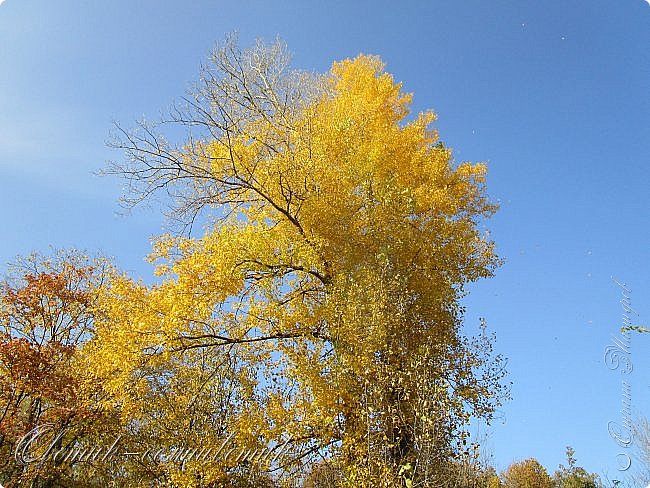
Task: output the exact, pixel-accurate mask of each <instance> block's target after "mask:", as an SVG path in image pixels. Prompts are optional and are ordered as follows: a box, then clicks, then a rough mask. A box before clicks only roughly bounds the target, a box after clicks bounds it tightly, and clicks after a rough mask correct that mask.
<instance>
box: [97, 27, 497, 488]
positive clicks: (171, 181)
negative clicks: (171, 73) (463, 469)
mask: <svg viewBox="0 0 650 488" xmlns="http://www.w3.org/2000/svg"><path fill="white" fill-rule="evenodd" d="M288 62H289V59H288V55H287V53H286V48H285V47H284V45H283V44H282V43H280V42H276V43H275V44H272V45H265V44H262V43H258V44H257V45H256V46H255V47H254V48H252V49H250V50H246V51H240V50H239V49H238V48H237V45H236V42H235V41H234V40H232V39H229V40H228V41H227V42H226V43H224V45H222V46H221V47H220V48H218V49H217V50H215V52H214V54H213V56H212V58H211V60H210V63H209V64H208V65H207V66H206V67H205V68H204V70H203V72H202V76H201V79H200V81H199V83H198V84H197V86H196V89H195V90H194V91H193V92H191V94H190V95H189V96H188V97H186V99H185V103H184V104H183V105H182V106H180V107H178V108H177V109H175V110H174V111H173V112H172V117H171V122H172V123H176V124H180V126H181V127H182V126H185V127H187V129H188V137H187V138H186V139H185V140H183V141H182V142H180V143H178V144H173V143H172V142H169V141H167V140H166V139H165V138H164V137H163V136H162V135H161V134H160V132H159V131H160V130H161V129H160V127H157V126H153V125H150V124H148V123H142V124H141V125H140V126H139V128H137V129H136V130H133V131H126V130H121V129H120V136H119V138H117V139H116V141H115V143H114V145H115V146H116V147H119V148H121V149H123V150H125V151H126V154H127V161H126V162H125V163H121V164H115V165H113V166H112V167H111V168H110V170H109V172H113V173H118V174H120V175H122V176H125V177H126V178H127V180H128V181H129V183H130V188H131V190H132V192H131V193H130V194H128V195H127V203H137V202H139V201H141V200H142V199H143V198H146V197H148V196H149V195H151V194H152V193H154V192H155V191H157V190H163V191H164V192H166V193H167V194H168V195H170V196H171V199H170V203H171V204H172V207H171V210H172V216H173V217H174V218H175V219H177V221H178V222H181V223H185V224H192V223H194V222H196V221H197V219H199V218H200V216H203V217H205V218H203V217H201V218H203V221H204V222H205V223H206V224H205V232H204V233H203V235H200V236H198V237H190V236H183V235H182V234H176V235H163V236H160V237H159V238H157V239H156V240H155V243H154V251H153V253H152V255H151V260H152V261H153V262H155V263H156V265H157V268H156V270H157V274H158V275H159V276H160V281H159V282H158V283H157V284H154V285H152V286H146V285H144V284H142V283H139V282H136V281H134V280H133V279H131V278H129V277H128V276H116V277H115V278H114V280H113V281H112V283H111V284H110V286H108V287H107V288H106V291H105V293H104V296H103V298H102V300H100V305H99V310H100V311H101V312H99V313H98V318H97V319H96V333H97V340H96V341H94V343H93V344H92V346H91V347H89V348H88V349H87V352H88V354H89V357H91V358H92V360H93V361H94V363H95V364H96V365H97V371H96V374H97V375H98V376H99V377H101V378H104V381H103V385H104V388H105V389H106V391H107V392H108V393H109V394H110V395H112V397H111V401H110V402H107V406H106V408H113V407H111V405H115V404H119V405H120V409H121V412H123V414H124V416H125V419H127V418H129V416H134V415H135V416H139V417H138V418H141V419H144V418H145V417H146V415H147V411H148V409H152V408H153V409H156V408H159V409H158V410H157V411H158V412H159V415H163V416H166V415H168V412H165V407H161V406H160V405H158V407H156V405H157V404H156V402H154V401H143V399H150V398H151V391H152V380H153V378H155V377H156V374H153V375H152V374H149V373H150V372H152V371H153V372H155V371H163V370H164V371H166V375H165V378H166V380H165V385H163V386H164V387H165V388H162V390H165V389H166V388H167V390H165V394H164V395H166V396H168V397H169V388H172V389H173V386H172V385H173V384H174V381H176V378H180V377H182V376H183V371H184V367H185V366H186V365H187V366H188V367H189V368H195V369H193V371H194V373H193V374H194V376H193V378H194V379H193V380H191V381H187V382H186V383H184V386H183V388H182V389H181V390H182V391H184V392H185V393H184V394H185V395H186V398H182V399H181V398H180V397H179V394H180V392H177V393H178V394H174V395H172V397H173V398H174V401H173V403H174V404H176V405H177V406H178V407H179V408H180V405H181V404H183V401H185V402H186V403H187V404H188V405H192V407H188V408H187V409H186V410H185V411H183V410H182V409H180V410H179V412H180V414H177V416H176V417H174V419H175V421H178V422H182V419H183V415H188V418H190V415H189V414H195V413H196V412H197V409H196V408H195V406H196V405H195V404H194V403H193V401H194V398H195V395H196V394H198V393H199V392H201V394H203V393H202V392H204V391H205V388H206V385H208V384H212V386H213V387H218V388H221V387H226V386H227V388H228V391H229V392H230V394H229V397H228V402H229V403H228V405H229V410H228V414H227V415H224V417H223V418H222V422H221V424H220V429H221V432H218V433H216V432H215V433H214V436H215V440H216V438H217V437H219V436H220V435H222V434H228V435H230V434H232V436H233V437H232V438H233V440H234V442H236V445H237V446H238V448H241V449H250V450H255V449H260V448H263V447H264V446H267V447H268V446H269V445H277V444H278V443H280V442H288V445H289V446H290V448H291V449H290V453H291V455H288V456H285V457H284V458H282V459H283V460H282V461H281V462H278V463H277V465H273V466H266V467H265V469H274V468H277V469H276V471H275V472H276V473H277V472H280V473H282V474H283V476H284V479H293V480H299V479H301V477H302V476H303V474H304V473H305V472H306V471H309V469H310V466H312V465H315V463H314V459H316V458H315V456H316V455H320V456H325V457H326V458H327V459H329V461H328V466H331V468H330V469H332V470H334V472H336V473H338V474H337V475H336V476H335V478H336V479H337V481H336V483H337V484H339V485H342V486H377V487H379V486H399V484H405V485H406V486H416V485H417V486H423V485H425V484H426V486H443V485H444V484H445V483H446V481H445V480H449V479H451V478H452V477H451V476H450V474H449V471H450V470H451V469H453V466H454V465H455V464H454V460H455V459H457V458H458V457H459V456H461V455H462V452H463V449H464V447H463V446H464V443H465V439H466V433H465V426H466V425H467V422H468V420H469V419H470V417H471V416H476V417H481V418H484V419H486V420H488V421H489V419H490V418H491V414H492V413H493V411H494V409H495V408H496V407H497V406H498V405H499V402H500V401H501V399H502V398H503V393H504V391H503V388H502V385H501V379H502V377H503V374H504V372H503V367H502V366H503V365H502V361H501V358H500V356H494V355H493V354H492V348H491V346H492V340H491V339H492V338H491V336H489V335H487V334H486V333H483V334H481V335H480V336H479V337H476V338H466V337H464V336H463V335H462V334H461V330H460V328H461V324H462V314H463V309H462V307H461V306H460V304H459V299H460V298H461V297H462V296H463V294H464V287H465V285H466V284H467V283H469V282H472V281H475V280H478V279H480V278H484V277H489V276H491V275H492V273H493V271H494V269H495V267H496V266H497V265H498V263H499V261H498V258H497V257H496V255H495V253H494V246H493V243H492V242H490V241H489V240H487V239H486V238H485V237H484V236H482V235H481V233H480V232H479V230H478V224H479V222H481V220H482V219H484V218H486V217H489V216H490V215H491V214H492V213H493V212H494V211H495V210H496V207H495V206H494V205H493V204H491V203H490V202H489V201H488V199H487V196H486V193H485V188H484V185H485V176H486V167H485V165H483V164H470V163H462V164H456V163H454V161H453V158H452V153H451V150H450V149H448V148H447V147H446V146H445V145H444V144H442V143H441V142H440V141H439V139H438V135H437V133H436V131H435V130H434V129H433V128H432V126H431V124H432V123H433V121H434V120H435V115H434V114H433V113H432V112H424V113H421V114H418V115H416V116H412V115H411V114H410V104H411V100H412V97H411V95H410V94H407V93H404V91H403V90H402V86H401V84H400V83H396V82H395V81H394V79H393V78H392V76H391V75H390V74H388V73H386V72H385V71H384V65H383V63H382V62H381V61H380V60H379V58H377V57H374V56H365V55H360V56H358V57H357V58H355V59H348V60H344V61H342V62H337V63H334V64H333V65H332V68H331V70H330V71H329V72H328V73H326V74H324V75H322V76H316V75H312V74H306V73H302V72H298V71H292V70H289V67H288ZM206 216H207V217H206ZM186 228H187V227H186ZM484 332H485V331H484ZM193 355H194V357H193ZM198 355H201V357H205V358H209V359H205V360H208V361H212V362H214V364H229V365H230V367H229V368H228V371H225V370H224V368H221V369H219V370H218V371H217V370H215V374H213V375H212V376H210V379H209V380H207V379H205V378H204V380H205V381H203V382H202V381H198V378H199V377H200V376H201V374H202V369H201V368H202V367H203V364H204V363H203V362H202V361H204V359H201V360H200V361H199V360H197V356H198ZM170 365H174V366H173V367H172V368H170ZM199 366H200V367H199ZM197 368H198V369H197ZM148 372H149V373H148ZM194 380H196V381H194ZM155 391H156V392H160V391H161V388H160V387H158V389H157V390H155ZM154 396H155V395H154ZM199 396H200V395H199ZM109 403H110V405H109ZM208 404H209V402H206V403H205V404H204V405H203V408H208V406H209V405H208ZM199 410H200V409H199ZM142 422H144V420H142V421H141V422H140V425H141V424H142ZM192 428H193V426H192V425H187V426H186V430H185V433H186V435H187V436H189V437H192V435H195V434H197V432H198V430H192ZM197 435H198V434H197ZM196 441H198V437H196ZM206 469H207V468H206V465H205V464H203V465H201V464H200V463H195V464H194V465H193V464H192V463H189V464H188V463H186V464H185V465H184V466H183V470H181V471H182V472H181V471H179V473H180V474H178V475H174V476H180V477H184V478H183V479H184V480H185V481H182V483H187V486H210V484H209V483H211V482H216V481H214V480H217V479H219V476H228V475H229V473H233V472H235V471H236V470H237V469H238V467H237V465H228V464H227V463H221V464H220V465H219V466H217V467H215V468H214V470H213V471H211V472H210V473H208V472H207V471H206ZM192 470H194V471H192ZM188 473H190V474H188ZM191 473H194V475H192V474H191ZM190 478H192V479H193V480H194V481H190ZM279 478H280V476H279V475H274V479H279ZM197 479H199V480H202V481H198V482H197V481H196V480H197ZM210 480H212V481H210ZM192 483H194V484H192ZM197 483H198V484H197Z"/></svg>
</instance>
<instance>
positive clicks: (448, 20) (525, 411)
mask: <svg viewBox="0 0 650 488" xmlns="http://www.w3.org/2000/svg"><path fill="white" fill-rule="evenodd" d="M0 3H1V4H0V221H1V222H2V225H3V227H4V228H3V231H2V239H0V261H1V262H7V261H10V260H12V259H13V258H14V257H15V256H16V255H17V254H24V253H27V252H29V251H31V250H40V251H43V252H47V250H48V248H49V246H55V247H77V248H82V249H88V250H89V251H96V250H100V251H102V252H103V253H105V254H107V255H110V256H114V257H115V258H116V261H117V262H118V263H119V265H120V266H121V267H122V268H124V269H126V270H129V271H131V272H132V273H133V274H134V275H139V276H142V277H143V278H144V279H149V278H150V277H151V270H150V268H149V266H148V265H147V264H146V263H144V261H143V257H144V256H145V255H146V254H147V253H148V252H149V249H150V245H149V238H150V236H152V235H155V234H159V233H161V232H162V230H163V227H164V225H165V222H164V220H163V218H162V216H161V214H160V212H159V209H158V208H156V207H155V205H154V206H152V207H151V208H142V209H138V210H136V211H135V212H133V213H132V214H131V215H129V216H119V215H116V213H117V212H118V211H119V210H120V209H119V207H118V204H117V200H118V197H119V195H120V186H121V182H120V181H118V180H115V179H109V178H99V177H97V176H95V175H94V174H93V172H95V171H97V170H99V169H101V168H102V167H103V166H104V164H105V162H106V160H108V159H119V158H120V157H121V154H119V153H116V152H115V151H113V150H110V149H108V148H107V147H106V146H105V141H106V139H107V138H108V135H109V130H110V128H111V123H112V121H113V120H117V121H120V122H122V123H123V124H124V125H127V126H128V125H131V124H132V122H133V121H134V120H136V119H138V118H140V117H142V116H143V115H146V116H148V117H150V118H156V116H157V115H158V114H159V113H160V111H161V110H164V109H165V108H166V107H168V106H169V105H170V104H171V103H172V102H173V101H174V100H175V99H177V98H178V97H179V96H181V95H182V94H183V93H184V91H185V89H186V88H187V87H188V85H189V84H190V83H191V82H192V81H193V80H194V79H195V77H196V75H197V73H198V66H199V64H200V63H201V61H202V60H203V59H205V56H206V55H207V53H208V52H209V50H210V48H211V47H212V46H213V43H214V42H215V41H218V40H221V39H223V37H224V36H225V34H227V33H229V32H232V31H234V30H237V31H239V34H240V40H241V44H242V45H243V46H247V45H250V44H251V43H252V42H253V40H254V39H255V38H256V37H262V38H265V39H268V40H271V39H273V38H275V36H277V35H279V36H281V37H282V38H283V39H284V40H285V41H286V42H287V43H288V45H289V47H290V49H291V50H292V51H293V53H294V65H295V66H296V67H298V68H303V69H308V70H314V71H319V72H322V71H325V70H327V69H328V68H329V66H330V64H331V62H332V61H334V60H339V59H343V58H346V57H351V56H355V55H357V54H359V53H361V52H363V53H371V54H378V55H380V56H381V57H382V58H383V60H384V61H385V62H386V64H387V70H388V71H389V72H391V73H393V74H394V75H395V77H396V78H397V79H398V80H402V81H403V82H404V88H405V89H406V90H407V91H411V92H413V93H414V94H415V98H414V103H415V109H416V110H422V109H426V108H432V109H433V110H435V111H436V112H437V113H438V115H439V121H438V122H437V124H436V125H437V128H438V129H439V131H440V134H441V138H442V139H443V140H444V141H445V142H446V143H447V144H448V145H450V146H451V147H453V148H454V150H455V157H456V160H457V161H458V162H461V161H466V160H469V161H487V162H488V164H489V168H490V173H489V192H490V195H491V196H492V198H493V199H495V200H499V201H500V202H501V204H502V208H501V210H500V212H499V213H498V214H497V215H496V216H495V217H494V218H493V219H492V220H491V221H490V222H488V228H489V229H490V232H491V235H492V237H493V238H494V239H495V241H496V243H497V246H498V249H499V252H500V254H501V255H502V256H503V257H504V258H505V260H506V262H505V264H504V266H503V267H502V268H501V269H500V270H499V271H498V272H497V275H496V277H495V278H493V279H490V280H486V281H483V282H480V283H477V284H475V285H473V286H472V287H471V289H470V295H469V296H468V297H467V298H466V299H465V304H466V306H467V316H466V318H467V324H468V326H467V327H468V330H472V329H473V328H474V325H475V324H476V323H477V322H478V318H479V317H485V318H486V319H487V321H488V324H489V325H490V327H491V329H492V330H494V331H495V332H496V334H497V345H496V349H497V350H498V351H499V352H501V353H502V354H504V355H505V356H506V357H508V358H509V371H510V377H509V379H510V381H512V382H513V383H514V384H513V388H512V396H513V400H512V401H510V402H508V403H507V404H506V405H505V406H504V407H503V409H502V411H501V412H500V420H498V421H495V422H494V423H493V425H492V426H490V427H489V428H486V427H482V428H481V430H482V432H487V433H488V439H487V442H486V447H487V448H488V450H489V451H490V452H491V453H492V454H493V459H494V462H495V463H496V465H497V467H498V468H499V469H502V468H505V467H506V466H507V465H508V464H510V462H512V461H513V460H514V459H522V458H526V457H531V456H533V457H536V458H537V459H539V460H540V461H541V462H542V463H543V464H544V465H545V466H546V467H547V468H548V469H549V470H551V471H552V470H554V469H555V468H556V467H557V465H558V464H559V463H560V462H562V461H563V460H564V448H565V446H566V445H572V446H573V447H574V448H575V449H576V453H577V458H578V461H579V463H580V464H582V465H584V466H585V467H587V468H588V469H590V470H592V471H596V472H599V473H601V474H602V473H606V474H607V475H608V476H609V477H610V478H618V479H623V478H624V477H625V475H626V473H624V472H623V473H618V472H617V458H616V454H617V453H619V452H626V451H625V450H623V449H621V448H619V447H618V446H617V445H616V443H615V441H614V440H613V439H612V438H611V437H610V435H609V434H608V430H607V425H608V422H610V421H616V422H618V423H622V412H621V408H622V407H621V403H622V392H621V381H622V380H626V381H628V382H629V383H630V384H631V385H632V393H631V396H632V408H633V413H634V414H645V415H650V407H648V405H649V400H650V375H649V374H648V373H650V357H649V356H650V355H648V351H649V350H650V335H649V336H648V337H644V336H638V335H634V336H632V339H631V341H632V348H631V360H632V362H633V364H634V371H633V373H632V374H631V375H627V376H628V377H626V376H624V375H622V374H621V372H620V369H619V370H610V369H608V368H607V366H606V365H605V363H604V360H603V355H604V349H605V347H606V346H607V345H608V344H610V343H611V342H612V336H613V335H620V333H619V331H618V329H619V327H620V326H621V325H622V320H621V317H622V314H623V310H622V307H621V304H620V303H619V301H620V300H621V298H622V297H621V288H620V287H619V286H618V285H617V284H616V283H614V282H613V281H612V276H615V277H617V278H618V280H619V281H621V282H624V283H626V284H627V287H628V288H629V289H631V290H632V292H631V293H630V297H631V302H632V307H633V308H634V309H635V310H636V311H637V312H638V314H639V316H638V317H637V319H638V321H639V322H640V323H643V324H648V323H649V322H650V320H649V319H650V306H649V304H648V300H647V298H648V297H649V296H650V276H649V274H648V263H650V226H649V224H650V222H649V219H648V213H647V211H648V208H650V205H649V204H650V192H648V187H649V185H650V173H649V172H648V162H649V157H648V155H650V5H649V4H648V3H647V2H646V1H644V0H616V1H605V0H590V1H586V0H585V1H574V0H570V1H569V0H562V1H558V0H547V1H544V2H539V1H530V0H518V1H514V0H510V1H505V0H494V1H492V2H484V1H478V0H466V1H462V2H458V1H452V0H447V1H429V2H424V1H422V2H414V1H411V2H383V1H372V2H371V1H367V2H364V1H357V2H351V1H346V2H343V1H331V2H316V1H300V2H298V1H293V2H289V1H285V2H273V4H272V2H265V1H257V2H253V1H242V2H217V1H213V2H209V1H194V2H181V1H177V2H171V1H163V2H161V1H153V0H149V1H138V2H133V1H123V0H120V1H111V2H79V1H71V0H70V1H64V2H45V1H41V2H36V1H31V0H6V1H5V2H0ZM635 462H636V461H634V460H633V462H632V469H633V468H634V467H635Z"/></svg>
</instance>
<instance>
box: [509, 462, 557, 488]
mask: <svg viewBox="0 0 650 488" xmlns="http://www.w3.org/2000/svg"><path fill="white" fill-rule="evenodd" d="M501 477H502V478H503V486H504V488H552V487H553V480H552V479H551V477H550V476H549V475H548V472H547V471H546V468H544V466H542V465H541V464H539V462H538V461H537V460H536V459H534V458H530V459H526V460H524V461H518V462H515V463H512V464H511V465H510V466H508V469H506V470H505V471H504V472H503V474H502V476H501Z"/></svg>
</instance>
